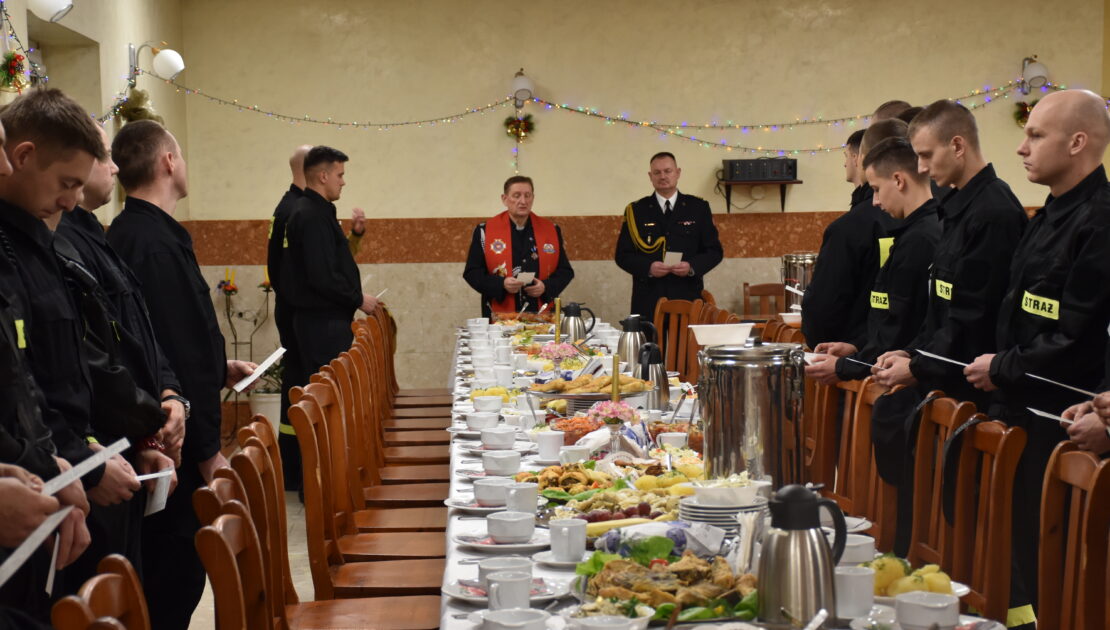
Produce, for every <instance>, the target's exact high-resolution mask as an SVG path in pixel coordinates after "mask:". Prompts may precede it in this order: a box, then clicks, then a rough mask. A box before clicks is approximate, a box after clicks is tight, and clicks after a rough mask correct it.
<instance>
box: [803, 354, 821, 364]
mask: <svg viewBox="0 0 1110 630" xmlns="http://www.w3.org/2000/svg"><path fill="white" fill-rule="evenodd" d="M823 356H825V355H823V354H817V353H816V352H807V353H805V358H806V365H813V364H814V363H815V362H816V361H817V357H823Z"/></svg>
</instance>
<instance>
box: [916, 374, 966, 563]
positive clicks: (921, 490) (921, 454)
mask: <svg viewBox="0 0 1110 630" xmlns="http://www.w3.org/2000/svg"><path fill="white" fill-rule="evenodd" d="M933 394H939V395H943V393H942V392H931V393H930V394H929V396H932V395H933ZM974 414H975V405H974V404H973V403H970V402H959V401H957V400H955V399H952V398H937V399H936V400H934V401H932V402H931V403H929V404H928V405H926V406H925V408H924V409H923V410H922V412H921V422H920V424H919V425H918V431H917V442H916V447H915V448H916V449H917V450H916V454H915V456H914V469H913V527H912V531H911V534H910V549H909V553H908V554H907V555H908V557H907V559H908V560H909V561H910V564H912V565H913V566H915V567H916V566H920V565H923V564H939V565H940V566H941V568H942V569H944V570H946V571H950V570H952V566H953V564H952V563H953V554H954V552H955V548H954V541H953V525H952V524H950V523H949V522H948V521H947V520H946V519H945V518H944V510H943V509H942V504H941V487H942V480H943V474H944V470H943V466H942V461H943V456H944V442H945V440H947V439H948V438H949V436H951V435H952V432H953V431H955V430H956V429H957V428H958V427H959V426H961V425H963V424H964V423H965V422H967V421H968V420H969V419H970V418H971V416H973V415H974ZM965 444H966V442H965ZM907 455H908V454H907Z"/></svg>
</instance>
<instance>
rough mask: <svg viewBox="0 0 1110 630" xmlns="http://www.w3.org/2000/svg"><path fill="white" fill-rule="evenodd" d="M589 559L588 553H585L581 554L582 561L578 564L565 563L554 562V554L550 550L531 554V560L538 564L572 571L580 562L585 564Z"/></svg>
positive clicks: (560, 561) (561, 561)
mask: <svg viewBox="0 0 1110 630" xmlns="http://www.w3.org/2000/svg"><path fill="white" fill-rule="evenodd" d="M589 557H590V553H589V552H588V551H587V552H586V553H584V554H582V559H581V560H579V561H578V562H573V561H572V562H566V561H563V560H556V559H555V552H554V551H551V550H550V549H549V550H547V551H541V552H539V553H535V554H532V560H534V561H536V562H539V563H540V564H546V565H548V566H552V567H558V568H560V569H573V568H574V567H576V566H578V564H579V563H580V562H585V561H586V559H587V558H589Z"/></svg>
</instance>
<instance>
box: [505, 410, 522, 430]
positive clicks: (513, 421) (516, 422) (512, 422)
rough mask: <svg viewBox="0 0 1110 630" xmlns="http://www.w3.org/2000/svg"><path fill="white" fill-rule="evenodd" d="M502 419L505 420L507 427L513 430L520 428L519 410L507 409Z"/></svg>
mask: <svg viewBox="0 0 1110 630" xmlns="http://www.w3.org/2000/svg"><path fill="white" fill-rule="evenodd" d="M501 417H502V418H504V419H505V426H507V427H513V428H517V427H520V410H519V409H512V410H509V409H505V410H503V411H502V412H501Z"/></svg>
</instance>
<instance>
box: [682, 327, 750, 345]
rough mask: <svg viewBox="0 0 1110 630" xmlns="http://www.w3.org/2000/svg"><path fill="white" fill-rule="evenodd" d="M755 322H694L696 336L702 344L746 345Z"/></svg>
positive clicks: (691, 328) (693, 328)
mask: <svg viewBox="0 0 1110 630" xmlns="http://www.w3.org/2000/svg"><path fill="white" fill-rule="evenodd" d="M752 326H754V324H692V325H690V327H689V328H690V330H692V331H694V338H695V339H697V342H698V345H701V346H722V345H739V346H742V345H744V342H745V341H747V340H748V336H749V335H751V333H752Z"/></svg>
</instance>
